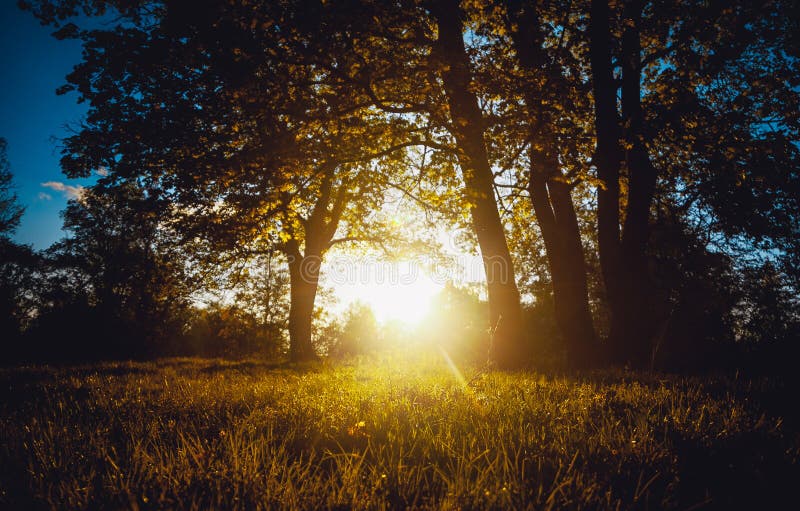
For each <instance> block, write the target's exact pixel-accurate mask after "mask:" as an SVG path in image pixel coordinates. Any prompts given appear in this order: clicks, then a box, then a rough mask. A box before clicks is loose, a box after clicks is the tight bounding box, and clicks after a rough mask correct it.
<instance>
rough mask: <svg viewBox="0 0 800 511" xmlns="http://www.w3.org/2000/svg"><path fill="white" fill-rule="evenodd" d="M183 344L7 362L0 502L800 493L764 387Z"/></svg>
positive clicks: (603, 503)
mask: <svg viewBox="0 0 800 511" xmlns="http://www.w3.org/2000/svg"><path fill="white" fill-rule="evenodd" d="M461 372H462V375H461V377H460V378H459V377H456V375H455V374H454V373H453V371H452V370H451V368H450V367H449V366H448V365H447V364H446V363H445V362H443V361H442V360H441V359H438V358H435V357H432V356H429V357H414V358H412V359H405V358H403V357H399V356H397V357H395V356H386V357H384V358H382V359H362V360H356V361H352V362H350V363H342V364H336V365H327V364H319V365H312V366H304V367H293V366H270V365H268V364H262V363H258V362H244V363H243V362H238V363H235V362H225V361H219V360H217V361H208V360H194V359H177V360H168V361H161V362H154V363H115V364H101V365H96V366H87V367H73V368H60V369H59V368H51V367H39V368H20V369H8V370H4V371H3V372H2V373H0V383H1V384H2V386H1V387H0V392H1V393H2V397H3V402H2V404H0V439H2V443H1V444H0V467H2V468H0V504H2V505H3V506H4V507H7V508H26V509H30V508H37V507H38V508H45V509H46V508H53V509H92V508H93V509H98V508H103V509H107V508H130V509H150V508H154V509H164V508H180V509H209V508H222V509H385V508H400V509H405V508H437V509H620V508H621V509H627V508H636V509H661V508H673V509H687V508H691V507H717V508H726V509H730V508H731V507H742V508H744V507H750V506H757V507H764V506H768V505H770V504H772V503H775V502H778V501H779V499H781V498H784V497H785V496H786V495H791V492H793V491H794V488H793V484H796V482H797V481H799V480H800V479H798V474H799V472H798V469H797V463H796V461H797V453H798V449H797V446H798V438H797V436H796V432H795V430H794V429H793V425H787V423H786V422H785V421H784V419H783V418H782V417H781V416H780V415H779V414H776V413H775V412H773V411H772V410H771V409H764V407H763V406H762V405H761V404H760V403H759V402H758V400H757V399H756V398H757V397H758V396H761V395H766V394H764V393H765V392H766V391H768V390H769V388H768V386H769V384H770V382H761V383H759V384H757V385H756V384H754V383H752V382H742V381H727V380H698V379H690V378H678V377H668V376H660V377H659V376H639V377H637V375H634V374H630V373H622V372H620V373H599V374H592V375H586V376H583V377H580V378H577V377H567V376H552V375H551V376H547V375H541V374H533V373H511V374H509V373H500V372H479V371H478V370H477V369H474V368H461Z"/></svg>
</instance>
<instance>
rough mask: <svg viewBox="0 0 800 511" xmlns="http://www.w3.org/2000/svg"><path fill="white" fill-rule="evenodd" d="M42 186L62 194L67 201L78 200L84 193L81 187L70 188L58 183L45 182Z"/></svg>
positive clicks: (70, 186)
mask: <svg viewBox="0 0 800 511" xmlns="http://www.w3.org/2000/svg"><path fill="white" fill-rule="evenodd" d="M42 186H44V187H45V188H50V189H51V190H55V191H57V192H62V193H63V194H64V195H65V196H66V197H67V198H68V199H80V198H81V197H82V196H83V193H84V188H83V187H82V186H81V185H78V186H72V185H67V184H64V183H61V182H60V181H47V182H45V183H42Z"/></svg>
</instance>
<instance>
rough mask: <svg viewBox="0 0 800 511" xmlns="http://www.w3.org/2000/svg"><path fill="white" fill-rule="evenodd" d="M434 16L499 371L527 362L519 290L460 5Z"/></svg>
mask: <svg viewBox="0 0 800 511" xmlns="http://www.w3.org/2000/svg"><path fill="white" fill-rule="evenodd" d="M430 6H431V7H430V8H431V14H432V15H433V18H434V20H435V21H436V26H437V28H438V40H437V47H436V53H435V56H436V57H437V58H438V59H440V62H439V63H440V66H441V67H440V73H441V77H442V83H443V86H444V91H445V95H446V97H447V104H448V107H449V114H450V125H451V132H452V134H453V137H454V138H455V140H456V143H457V155H458V161H459V164H460V166H461V171H462V174H463V176H464V184H465V187H466V196H467V200H468V201H469V203H470V214H471V216H472V226H473V229H474V231H475V234H476V236H477V238H478V244H479V245H480V249H481V257H482V258H483V261H484V270H485V273H486V286H487V291H488V296H489V318H490V323H491V325H493V329H494V330H493V338H492V348H491V349H492V356H493V357H494V359H495V361H496V362H497V363H498V365H499V366H501V367H513V366H515V365H519V364H520V363H521V362H524V361H525V358H526V353H525V350H526V346H525V345H524V341H523V339H524V338H523V336H522V317H521V307H520V296H519V290H518V289H517V283H516V274H515V272H514V263H513V261H512V259H511V253H510V251H509V249H508V243H507V241H506V235H505V230H504V227H503V223H502V222H501V220H500V214H499V213H498V210H497V204H496V202H495V193H494V175H493V173H492V169H491V163H490V161H489V156H488V153H487V149H486V141H485V138H484V130H485V120H484V118H483V115H482V113H481V110H480V108H479V105H478V98H477V96H476V94H475V92H474V88H473V74H472V71H471V69H470V65H471V64H470V60H469V56H468V55H467V51H466V47H465V45H464V30H465V26H464V22H463V16H464V13H463V11H462V10H461V6H460V5H459V2H458V1H456V0H452V1H448V2H433V3H431V4H430Z"/></svg>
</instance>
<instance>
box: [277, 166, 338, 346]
mask: <svg viewBox="0 0 800 511" xmlns="http://www.w3.org/2000/svg"><path fill="white" fill-rule="evenodd" d="M335 170H336V164H333V163H325V164H324V166H323V167H322V169H321V171H320V172H321V174H322V181H321V182H320V188H319V197H317V200H316V203H315V204H314V208H313V210H312V211H311V214H310V215H309V217H308V219H306V220H305V221H304V222H303V240H304V242H305V243H304V245H305V247H304V248H303V252H301V251H300V243H299V241H298V239H297V238H295V237H293V236H292V237H290V239H289V241H287V242H286V244H285V246H284V251H285V252H286V256H287V257H288V259H289V286H290V299H289V355H290V358H291V360H292V361H293V362H302V361H306V360H315V359H316V358H317V354H316V353H315V352H314V345H313V344H312V342H311V322H312V320H313V316H314V301H315V300H316V297H317V289H318V287H319V270H320V266H321V265H322V258H323V256H324V255H325V253H326V252H327V250H328V248H329V246H330V242H331V239H332V238H333V235H334V233H335V232H336V229H337V227H338V226H339V221H340V220H341V218H342V213H343V211H344V208H345V207H346V205H347V202H348V200H349V199H350V192H349V189H348V187H349V182H348V181H347V180H346V179H342V180H340V181H341V182H340V183H339V186H338V190H336V191H335V192H334V190H333V181H334V172H335Z"/></svg>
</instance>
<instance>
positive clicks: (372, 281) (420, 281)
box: [334, 263, 444, 325]
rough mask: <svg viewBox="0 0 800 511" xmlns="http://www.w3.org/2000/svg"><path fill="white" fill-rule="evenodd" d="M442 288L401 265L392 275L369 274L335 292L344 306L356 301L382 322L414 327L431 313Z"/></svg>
mask: <svg viewBox="0 0 800 511" xmlns="http://www.w3.org/2000/svg"><path fill="white" fill-rule="evenodd" d="M443 287H444V286H443V285H442V284H439V283H437V282H435V281H434V280H432V279H431V278H430V277H429V276H428V275H427V274H426V273H424V272H423V271H421V270H418V269H413V268H411V267H410V263H398V264H397V265H396V266H395V267H393V268H392V269H391V271H390V272H380V271H377V272H376V271H366V272H364V274H363V275H362V278H360V279H357V280H355V281H350V282H342V283H339V284H337V285H335V286H334V290H335V292H336V294H337V296H338V297H339V299H340V300H341V303H342V304H343V305H348V304H350V303H353V302H355V301H360V302H362V303H364V304H366V305H368V306H369V307H370V308H371V309H372V312H373V313H374V314H375V319H377V320H378V321H379V322H381V323H387V322H395V321H397V322H401V323H405V324H408V325H415V324H418V323H419V322H420V321H422V320H423V319H424V318H425V316H426V315H427V314H428V311H429V310H430V306H431V301H432V300H433V297H434V296H435V295H436V294H437V293H439V292H440V291H441V290H442V289H443Z"/></svg>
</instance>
